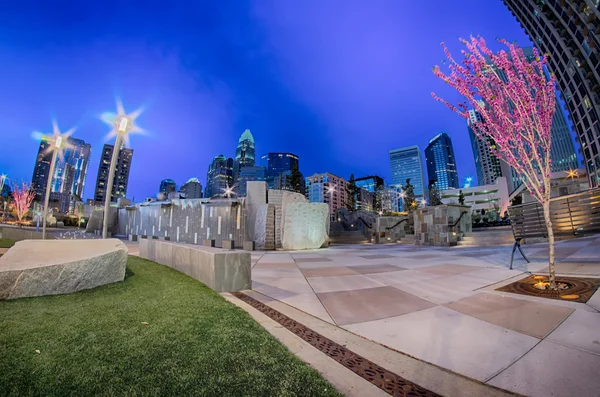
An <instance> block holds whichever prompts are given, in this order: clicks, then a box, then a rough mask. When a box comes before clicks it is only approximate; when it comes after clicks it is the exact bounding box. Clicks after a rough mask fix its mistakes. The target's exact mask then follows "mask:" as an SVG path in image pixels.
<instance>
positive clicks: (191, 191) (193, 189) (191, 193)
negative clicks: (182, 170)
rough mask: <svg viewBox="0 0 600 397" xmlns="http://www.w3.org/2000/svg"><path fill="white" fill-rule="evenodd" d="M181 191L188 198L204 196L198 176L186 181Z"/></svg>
mask: <svg viewBox="0 0 600 397" xmlns="http://www.w3.org/2000/svg"><path fill="white" fill-rule="evenodd" d="M179 192H180V193H183V194H184V195H185V198H186V199H198V198H202V185H201V184H200V181H199V180H198V178H190V179H188V181H187V182H186V183H184V184H183V185H181V187H180V188H179Z"/></svg>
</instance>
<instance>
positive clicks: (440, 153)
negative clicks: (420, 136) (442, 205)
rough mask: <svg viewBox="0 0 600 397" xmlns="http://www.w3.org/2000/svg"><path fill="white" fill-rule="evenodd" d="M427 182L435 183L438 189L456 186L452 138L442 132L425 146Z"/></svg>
mask: <svg viewBox="0 0 600 397" xmlns="http://www.w3.org/2000/svg"><path fill="white" fill-rule="evenodd" d="M425 161H426V163H427V175H428V176H429V181H428V183H435V185H436V186H437V188H438V189H439V190H445V189H454V188H457V187H458V172H457V171H456V157H455V156H454V148H453V147H452V140H451V139H450V136H449V135H448V134H446V133H445V132H442V133H440V134H438V135H436V136H435V137H433V138H432V139H431V140H430V141H429V145H427V148H425Z"/></svg>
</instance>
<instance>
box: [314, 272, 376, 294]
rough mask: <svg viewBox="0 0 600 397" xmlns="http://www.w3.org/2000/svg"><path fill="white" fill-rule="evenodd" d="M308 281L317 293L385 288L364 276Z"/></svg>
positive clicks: (321, 278) (316, 278)
mask: <svg viewBox="0 0 600 397" xmlns="http://www.w3.org/2000/svg"><path fill="white" fill-rule="evenodd" d="M307 280H308V282H309V284H310V285H311V286H312V287H313V289H314V290H315V292H316V293H323V292H335V291H352V290H359V289H365V288H376V287H383V286H385V284H381V283H379V282H377V281H374V280H371V279H370V278H368V277H365V276H363V275H362V274H355V275H349V276H337V277H310V278H308V279H307Z"/></svg>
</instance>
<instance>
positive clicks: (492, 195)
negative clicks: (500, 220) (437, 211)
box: [440, 177, 510, 215]
mask: <svg viewBox="0 0 600 397" xmlns="http://www.w3.org/2000/svg"><path fill="white" fill-rule="evenodd" d="M461 192H462V194H463V196H464V197H465V205H468V206H471V210H472V211H473V212H474V213H481V211H482V210H484V211H492V210H493V211H497V212H498V213H499V214H500V215H503V214H504V213H505V212H506V210H507V209H508V206H509V204H510V202H509V199H508V197H509V191H508V185H507V184H506V178H504V177H498V178H496V180H495V181H494V183H492V184H489V185H481V186H472V187H466V188H462V189H447V190H442V191H441V192H440V196H441V199H442V203H444V204H459V201H458V199H459V197H460V193H461Z"/></svg>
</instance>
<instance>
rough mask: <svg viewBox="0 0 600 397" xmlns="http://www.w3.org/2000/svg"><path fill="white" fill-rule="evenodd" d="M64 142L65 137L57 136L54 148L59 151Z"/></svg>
mask: <svg viewBox="0 0 600 397" xmlns="http://www.w3.org/2000/svg"><path fill="white" fill-rule="evenodd" d="M62 141H63V137H62V136H57V137H56V139H55V140H54V147H55V148H57V149H60V147H61V146H62Z"/></svg>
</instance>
